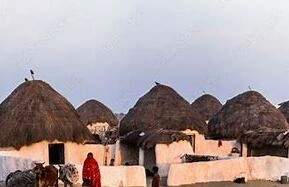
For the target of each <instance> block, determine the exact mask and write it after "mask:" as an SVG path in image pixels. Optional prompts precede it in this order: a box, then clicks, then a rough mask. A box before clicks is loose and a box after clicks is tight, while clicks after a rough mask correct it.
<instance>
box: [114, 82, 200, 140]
mask: <svg viewBox="0 0 289 187" xmlns="http://www.w3.org/2000/svg"><path fill="white" fill-rule="evenodd" d="M158 129H166V130H177V131H182V130H186V129H191V130H197V131H198V132H200V133H205V132H206V124H205V122H204V121H203V120H201V118H200V116H199V114H198V113H197V112H196V111H193V110H192V109H191V106H190V104H189V103H188V102H187V101H186V100H185V99H184V98H183V97H181V96H180V95H179V94H178V93H177V92H176V91H175V90H173V89H172V88H170V87H168V86H165V85H161V84H159V85H156V86H155V87H153V88H152V89H151V90H150V91H149V92H148V93H147V94H145V95H144V96H143V97H141V98H140V99H139V100H138V101H137V103H136V104H135V106H134V107H133V108H131V109H130V110H129V112H128V114H127V115H126V116H125V117H124V118H123V119H122V120H121V122H120V134H121V135H125V134H126V133H129V132H131V131H134V130H143V131H145V130H158Z"/></svg>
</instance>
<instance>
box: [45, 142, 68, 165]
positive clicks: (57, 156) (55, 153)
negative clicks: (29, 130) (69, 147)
mask: <svg viewBox="0 0 289 187" xmlns="http://www.w3.org/2000/svg"><path fill="white" fill-rule="evenodd" d="M48 150H49V164H64V163H65V162H64V144H49V145H48Z"/></svg>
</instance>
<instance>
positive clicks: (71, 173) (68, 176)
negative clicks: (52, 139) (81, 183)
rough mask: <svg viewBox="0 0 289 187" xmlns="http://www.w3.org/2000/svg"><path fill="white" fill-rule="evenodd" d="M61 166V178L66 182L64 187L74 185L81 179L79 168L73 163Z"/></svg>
mask: <svg viewBox="0 0 289 187" xmlns="http://www.w3.org/2000/svg"><path fill="white" fill-rule="evenodd" d="M58 166H59V179H60V180H61V181H62V182H63V183H64V187H67V186H70V187H72V186H73V184H74V183H76V182H77V181H78V180H79V174H78V170H77V168H76V167H75V165H73V164H66V165H64V166H61V165H58Z"/></svg>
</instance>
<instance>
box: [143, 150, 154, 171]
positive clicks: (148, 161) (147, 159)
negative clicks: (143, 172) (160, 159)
mask: <svg viewBox="0 0 289 187" xmlns="http://www.w3.org/2000/svg"><path fill="white" fill-rule="evenodd" d="M155 165H156V154H155V148H150V149H146V150H144V167H145V168H146V169H149V170H151V171H152V168H153V166H155Z"/></svg>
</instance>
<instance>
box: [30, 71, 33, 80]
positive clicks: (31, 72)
mask: <svg viewBox="0 0 289 187" xmlns="http://www.w3.org/2000/svg"><path fill="white" fill-rule="evenodd" d="M30 74H31V77H32V79H33V80H34V71H33V70H32V69H31V70H30Z"/></svg>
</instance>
